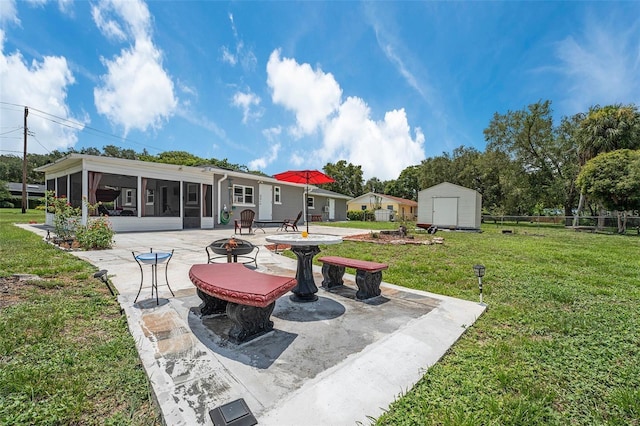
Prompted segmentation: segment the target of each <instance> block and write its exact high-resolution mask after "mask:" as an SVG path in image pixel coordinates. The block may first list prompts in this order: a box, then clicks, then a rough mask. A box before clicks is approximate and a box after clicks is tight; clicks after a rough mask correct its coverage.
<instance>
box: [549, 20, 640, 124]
mask: <svg viewBox="0 0 640 426" xmlns="http://www.w3.org/2000/svg"><path fill="white" fill-rule="evenodd" d="M614 21H615V19H614ZM583 28H584V32H583V33H582V34H580V35H574V36H569V37H567V38H565V39H564V40H562V41H560V42H559V43H558V44H557V49H556V55H557V57H558V59H559V60H560V63H561V65H560V68H559V69H558V71H559V72H560V73H561V74H562V75H564V77H565V78H564V81H563V86H564V87H566V88H568V94H567V95H568V99H566V100H565V101H564V102H565V103H566V104H567V105H570V106H569V107H568V108H570V109H571V110H572V111H573V112H571V113H572V114H573V113H575V112H578V111H586V110H588V109H589V107H590V106H592V105H595V104H600V105H607V104H614V103H624V104H627V103H637V102H639V101H640V81H639V80H638V75H640V43H639V40H640V23H638V22H636V24H635V25H632V26H629V27H621V26H619V25H616V24H612V25H610V26H609V28H607V27H606V25H605V24H604V23H603V22H602V20H601V19H598V20H597V21H596V20H595V19H591V20H587V22H586V23H585V25H584V26H583Z"/></svg>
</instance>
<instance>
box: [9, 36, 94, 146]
mask: <svg viewBox="0 0 640 426" xmlns="http://www.w3.org/2000/svg"><path fill="white" fill-rule="evenodd" d="M4 40H5V35H4V32H3V31H2V30H0V81H2V90H1V91H0V100H1V101H2V102H6V103H10V104H16V105H26V106H28V107H30V114H29V116H28V117H27V126H28V128H29V131H30V133H32V134H33V135H34V137H33V138H29V139H28V143H27V148H28V151H29V152H30V153H37V154H44V153H47V152H49V151H53V150H56V149H59V150H66V149H68V148H69V147H72V146H73V145H74V144H75V143H76V142H77V140H78V136H77V134H78V132H79V131H81V130H82V129H83V128H84V125H85V124H87V123H88V119H87V118H86V117H85V118H76V117H73V116H72V114H71V112H70V111H69V107H68V105H67V103H66V102H67V90H68V88H69V86H71V85H72V84H74V83H75V79H74V77H73V74H72V73H71V70H70V69H69V66H68V64H67V61H66V59H65V58H63V57H59V56H44V57H43V58H42V60H41V61H36V60H33V61H32V62H31V64H27V63H26V61H25V60H24V58H23V56H22V54H21V53H20V52H14V53H11V54H5V52H4ZM38 110H40V111H44V112H46V113H47V114H42V113H40V112H39V111H38ZM54 116H55V117H54ZM60 119H62V120H71V121H73V123H76V124H70V123H67V124H69V125H64V124H62V125H61V124H60V121H62V120H60ZM23 124H24V109H23V108H21V107H11V108H8V107H6V108H5V107H4V106H3V109H2V114H0V128H2V129H11V128H15V129H17V131H16V132H12V133H8V134H7V133H6V131H4V133H5V134H4V135H3V140H2V151H8V152H7V153H21V152H22V150H23V137H22V133H23V131H22V128H23ZM14 136H15V137H14Z"/></svg>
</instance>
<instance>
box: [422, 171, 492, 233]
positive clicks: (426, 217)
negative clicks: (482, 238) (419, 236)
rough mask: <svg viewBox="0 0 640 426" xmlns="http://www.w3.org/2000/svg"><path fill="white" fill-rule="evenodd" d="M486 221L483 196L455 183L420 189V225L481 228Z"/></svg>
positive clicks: (467, 228)
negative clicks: (483, 210) (483, 214)
mask: <svg viewBox="0 0 640 426" xmlns="http://www.w3.org/2000/svg"><path fill="white" fill-rule="evenodd" d="M481 222H482V195H480V193H479V192H478V191H476V190H474V189H469V188H465V187H462V186H459V185H454V184H453V183H449V182H443V183H441V184H438V185H435V186H432V187H430V188H427V189H423V190H422V191H420V192H418V226H420V227H423V228H424V227H428V226H431V225H435V226H437V227H439V228H450V229H462V230H479V229H480V224H481Z"/></svg>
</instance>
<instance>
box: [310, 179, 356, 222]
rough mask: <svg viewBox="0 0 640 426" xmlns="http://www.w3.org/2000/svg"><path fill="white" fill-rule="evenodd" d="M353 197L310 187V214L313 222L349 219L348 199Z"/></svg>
mask: <svg viewBox="0 0 640 426" xmlns="http://www.w3.org/2000/svg"><path fill="white" fill-rule="evenodd" d="M350 199H351V197H349V196H348V195H342V194H339V193H337V192H333V191H328V190H326V189H322V188H316V187H311V186H310V187H309V195H308V204H307V206H308V209H309V210H308V213H307V214H308V215H309V220H310V221H312V222H318V221H322V222H327V221H329V222H333V221H342V220H347V201H348V200H350Z"/></svg>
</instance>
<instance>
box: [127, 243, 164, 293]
mask: <svg viewBox="0 0 640 426" xmlns="http://www.w3.org/2000/svg"><path fill="white" fill-rule="evenodd" d="M131 253H132V254H133V258H134V259H135V261H136V262H137V263H138V266H139V267H140V288H139V289H138V294H137V295H136V298H135V300H134V301H133V303H136V302H137V301H138V297H139V296H140V292H141V291H142V284H143V283H144V271H143V269H142V265H143V264H145V265H151V297H152V298H153V293H154V291H155V294H156V305H159V304H160V300H159V297H158V264H160V263H164V264H165V265H164V278H165V281H166V283H167V287H168V288H169V291H170V292H171V295H172V296H174V297H175V294H173V290H171V287H170V286H169V277H168V275H167V268H168V267H169V261H170V260H171V257H172V256H173V250H171V252H162V251H153V249H150V250H149V252H148V253H140V254H136V253H135V252H131Z"/></svg>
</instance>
